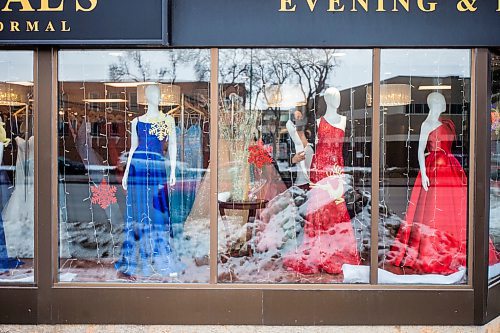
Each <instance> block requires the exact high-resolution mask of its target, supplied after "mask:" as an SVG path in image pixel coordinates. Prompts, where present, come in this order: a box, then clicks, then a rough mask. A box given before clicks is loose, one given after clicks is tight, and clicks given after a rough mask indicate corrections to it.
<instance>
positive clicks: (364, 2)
mask: <svg viewBox="0 0 500 333" xmlns="http://www.w3.org/2000/svg"><path fill="white" fill-rule="evenodd" d="M498 1H500V0H498ZM356 3H358V4H359V5H360V6H361V7H363V9H364V10H365V12H368V0H352V9H351V12H357V11H358V9H357V8H356Z"/></svg>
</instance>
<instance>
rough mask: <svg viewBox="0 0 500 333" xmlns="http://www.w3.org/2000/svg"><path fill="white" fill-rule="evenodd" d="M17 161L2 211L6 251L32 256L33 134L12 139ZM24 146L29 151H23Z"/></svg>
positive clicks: (19, 255)
mask: <svg viewBox="0 0 500 333" xmlns="http://www.w3.org/2000/svg"><path fill="white" fill-rule="evenodd" d="M15 140H16V143H17V160H16V173H15V182H14V184H15V187H14V191H13V192H12V195H11V196H10V199H9V202H8V203H7V205H6V206H5V208H4V209H3V212H2V218H3V223H4V229H5V240H6V243H7V252H8V254H9V257H11V258H26V259H29V258H33V247H34V246H33V244H34V224H35V222H34V221H35V212H34V211H35V197H34V162H35V160H34V148H35V147H34V137H33V136H32V137H30V138H29V139H28V144H27V145H26V140H24V139H23V138H21V137H16V138H15ZM26 149H27V150H28V151H27V152H26Z"/></svg>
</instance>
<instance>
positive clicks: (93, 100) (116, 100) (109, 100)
mask: <svg viewBox="0 0 500 333" xmlns="http://www.w3.org/2000/svg"><path fill="white" fill-rule="evenodd" d="M82 101H83V102H85V103H126V102H127V100H126V99H121V98H87V99H84V100H82Z"/></svg>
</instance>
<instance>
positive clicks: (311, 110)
mask: <svg viewBox="0 0 500 333" xmlns="http://www.w3.org/2000/svg"><path fill="white" fill-rule="evenodd" d="M219 63H220V67H219V75H220V79H219V84H220V96H219V122H218V126H219V150H218V164H219V168H218V170H219V176H218V177H219V179H218V200H219V213H220V215H219V234H218V239H219V244H218V249H219V258H218V259H219V266H218V274H219V276H218V279H219V281H220V282H225V283H230V282H237V283H368V282H369V254H370V218H371V217H370V194H371V184H370V179H371V113H372V108H371V99H370V94H369V87H370V85H371V81H372V71H371V68H372V51H371V50H333V49H322V50H320V49H311V50H304V49H265V50H264V49H245V50H243V49H229V50H221V51H220V59H219Z"/></svg>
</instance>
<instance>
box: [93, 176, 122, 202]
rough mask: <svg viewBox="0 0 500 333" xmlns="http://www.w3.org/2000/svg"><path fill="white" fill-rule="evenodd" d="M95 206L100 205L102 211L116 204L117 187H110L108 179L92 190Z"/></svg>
mask: <svg viewBox="0 0 500 333" xmlns="http://www.w3.org/2000/svg"><path fill="white" fill-rule="evenodd" d="M91 190H92V199H91V202H92V203H93V204H98V205H99V206H101V208H102V209H106V208H108V207H109V205H111V204H114V203H116V202H117V201H116V186H110V185H109V184H108V182H107V181H106V179H103V180H102V181H101V183H100V184H99V185H98V186H94V187H92V188H91Z"/></svg>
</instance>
